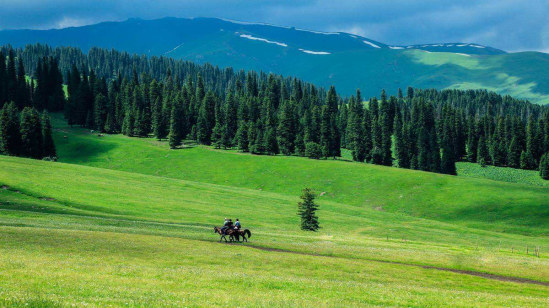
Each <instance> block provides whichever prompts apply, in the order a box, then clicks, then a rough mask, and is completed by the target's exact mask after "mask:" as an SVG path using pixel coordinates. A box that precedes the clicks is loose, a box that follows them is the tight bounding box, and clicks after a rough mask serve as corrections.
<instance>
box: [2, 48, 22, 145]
mask: <svg viewBox="0 0 549 308" xmlns="http://www.w3.org/2000/svg"><path fill="white" fill-rule="evenodd" d="M0 60H1V57H0ZM19 125H20V124H19V112H18V111H17V106H16V105H15V103H14V102H11V103H9V104H5V105H4V107H3V108H2V110H0V152H2V153H4V154H6V155H10V156H18V155H20V154H21V150H22V149H21V146H22V145H21V132H20V126H19Z"/></svg>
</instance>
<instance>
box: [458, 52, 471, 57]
mask: <svg viewBox="0 0 549 308" xmlns="http://www.w3.org/2000/svg"><path fill="white" fill-rule="evenodd" d="M456 55H460V56H466V57H470V56H471V55H468V54H465V53H456Z"/></svg>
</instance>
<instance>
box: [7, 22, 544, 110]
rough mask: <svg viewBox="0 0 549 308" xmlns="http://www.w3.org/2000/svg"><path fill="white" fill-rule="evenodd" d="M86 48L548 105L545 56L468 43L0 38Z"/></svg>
mask: <svg viewBox="0 0 549 308" xmlns="http://www.w3.org/2000/svg"><path fill="white" fill-rule="evenodd" d="M37 42H40V43H45V44H49V45H52V46H60V45H64V46H67V45H71V46H76V47H80V48H82V49H83V50H88V49H89V48H91V47H93V46H97V47H104V48H115V49H119V50H124V51H127V52H131V53H139V54H146V55H156V56H169V57H174V58H181V59H187V60H191V61H195V62H199V63H204V62H211V63H213V64H216V65H219V66H223V67H224V66H232V67H234V68H237V69H255V70H263V71H268V72H275V73H279V74H284V75H294V76H298V77H300V78H302V79H304V80H307V81H310V82H314V83H316V84H318V85H321V86H329V85H332V84H333V85H335V86H336V87H337V89H338V91H339V92H341V93H343V94H351V93H353V92H354V91H355V90H356V89H357V88H360V89H361V90H362V92H363V95H364V96H365V97H368V96H374V95H379V93H380V92H381V89H387V90H388V92H389V93H395V92H396V89H398V88H399V87H400V88H405V87H407V86H413V87H418V88H437V89H445V88H457V89H478V88H486V89H489V90H493V91H496V92H499V93H501V94H510V95H513V96H515V97H519V98H523V99H528V100H530V101H532V102H536V103H541V104H547V103H549V76H548V74H547V72H548V71H549V55H548V54H545V53H539V52H520V53H506V52H505V51H503V50H499V49H495V48H491V47H488V46H482V45H479V44H474V43H460V42H457V43H432V44H418V45H410V46H398V45H388V44H384V43H382V42H378V41H374V40H371V39H368V38H365V37H362V36H358V35H354V34H349V33H344V32H320V31H312V30H305V29H298V28H294V27H284V26H276V25H269V24H261V23H250V22H240V21H231V20H224V19H215V18H195V19H182V18H163V19H157V20H141V19H129V20H127V21H123V22H104V23H99V24H95V25H90V26H84V27H72V28H65V29H54V30H4V31H0V45H4V44H11V45H13V46H15V47H21V46H24V45H26V44H31V43H37Z"/></svg>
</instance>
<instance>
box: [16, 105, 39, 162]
mask: <svg viewBox="0 0 549 308" xmlns="http://www.w3.org/2000/svg"><path fill="white" fill-rule="evenodd" d="M42 140H43V136H42V124H41V121H40V114H39V113H38V111H37V110H36V109H34V108H32V107H25V108H24V109H23V112H22V113H21V145H22V147H21V148H22V151H21V152H22V154H21V155H22V156H25V157H30V158H37V159H39V158H42V157H43V151H42V149H43V148H42V142H43V141H42Z"/></svg>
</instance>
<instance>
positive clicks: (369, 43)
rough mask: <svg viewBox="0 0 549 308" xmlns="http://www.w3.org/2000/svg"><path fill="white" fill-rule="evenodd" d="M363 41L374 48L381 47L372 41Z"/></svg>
mask: <svg viewBox="0 0 549 308" xmlns="http://www.w3.org/2000/svg"><path fill="white" fill-rule="evenodd" d="M363 42H364V43H366V44H368V45H370V46H372V47H374V48H381V47H379V46H377V45H376V44H374V43H372V42H368V41H363Z"/></svg>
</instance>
